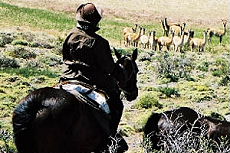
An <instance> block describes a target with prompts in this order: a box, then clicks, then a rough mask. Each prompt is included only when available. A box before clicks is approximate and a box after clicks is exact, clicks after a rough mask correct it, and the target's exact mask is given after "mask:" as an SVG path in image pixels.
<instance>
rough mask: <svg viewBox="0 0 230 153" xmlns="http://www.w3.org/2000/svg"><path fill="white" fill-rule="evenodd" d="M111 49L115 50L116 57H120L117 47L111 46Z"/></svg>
mask: <svg viewBox="0 0 230 153" xmlns="http://www.w3.org/2000/svg"><path fill="white" fill-rule="evenodd" d="M113 50H114V52H115V55H116V57H117V59H120V58H121V54H120V53H119V52H118V51H117V49H116V48H115V47H113Z"/></svg>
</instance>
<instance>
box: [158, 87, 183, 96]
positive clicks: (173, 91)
mask: <svg viewBox="0 0 230 153" xmlns="http://www.w3.org/2000/svg"><path fill="white" fill-rule="evenodd" d="M158 90H159V91H160V92H161V93H163V94H164V95H165V96H166V97H172V96H173V95H174V96H177V97H179V96H180V94H179V92H178V90H177V89H176V88H169V87H165V88H164V87H160V88H159V89H158Z"/></svg>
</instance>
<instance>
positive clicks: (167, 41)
mask: <svg viewBox="0 0 230 153" xmlns="http://www.w3.org/2000/svg"><path fill="white" fill-rule="evenodd" d="M173 37H174V33H172V36H171V37H165V36H162V37H160V38H158V40H157V44H158V46H159V51H161V49H162V47H163V46H166V48H167V50H168V51H169V49H170V46H171V44H172V41H173Z"/></svg>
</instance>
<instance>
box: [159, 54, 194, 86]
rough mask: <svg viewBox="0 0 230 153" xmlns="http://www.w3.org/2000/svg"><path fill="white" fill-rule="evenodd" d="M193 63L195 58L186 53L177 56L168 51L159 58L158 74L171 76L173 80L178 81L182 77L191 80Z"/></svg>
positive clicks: (166, 76) (165, 76)
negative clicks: (187, 55)
mask: <svg viewBox="0 0 230 153" xmlns="http://www.w3.org/2000/svg"><path fill="white" fill-rule="evenodd" d="M193 65H194V63H193V59H191V58H188V57H186V56H185V55H184V54H181V55H180V56H176V55H170V54H169V53H167V52H166V53H163V54H161V55H160V56H159V57H158V58H157V71H158V76H159V77H161V78H169V79H170V80H171V82H177V81H178V80H179V79H180V78H185V79H187V80H190V79H191V71H192V69H193V67H194V66H193Z"/></svg>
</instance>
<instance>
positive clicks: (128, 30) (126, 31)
mask: <svg viewBox="0 0 230 153" xmlns="http://www.w3.org/2000/svg"><path fill="white" fill-rule="evenodd" d="M137 27H138V25H137V24H135V28H131V27H125V28H124V29H123V35H124V36H123V38H124V45H125V46H129V45H130V40H129V38H128V36H129V35H130V34H132V33H135V32H136V31H137Z"/></svg>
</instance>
